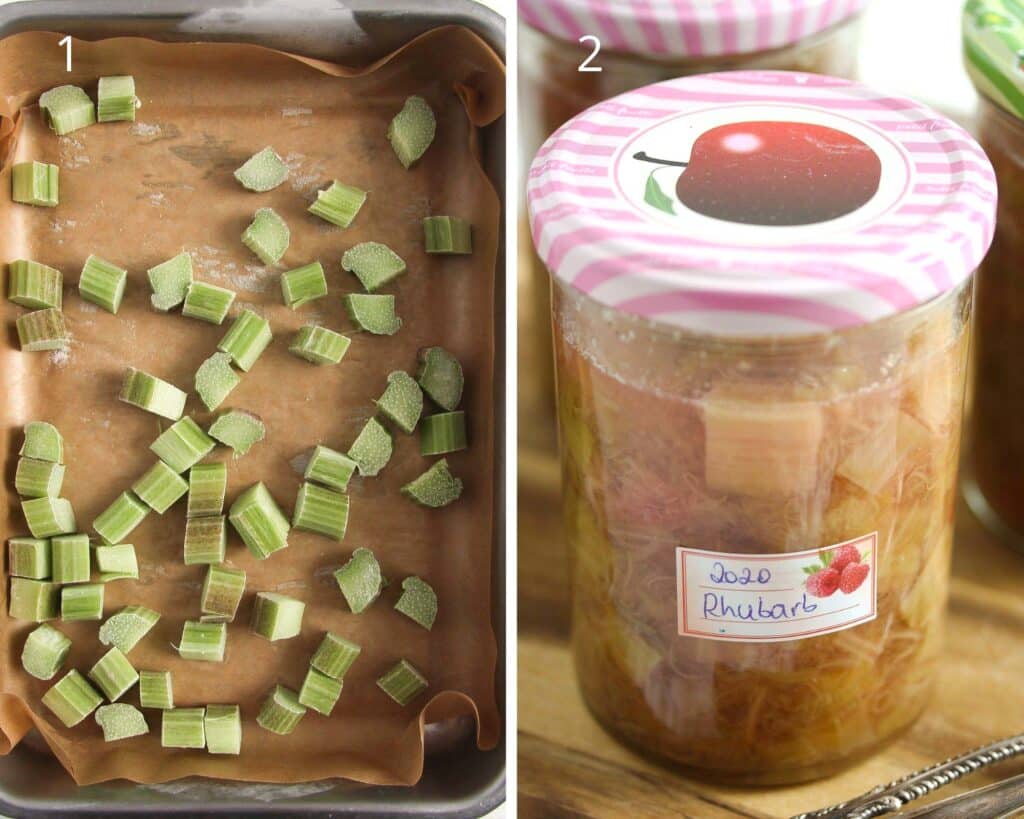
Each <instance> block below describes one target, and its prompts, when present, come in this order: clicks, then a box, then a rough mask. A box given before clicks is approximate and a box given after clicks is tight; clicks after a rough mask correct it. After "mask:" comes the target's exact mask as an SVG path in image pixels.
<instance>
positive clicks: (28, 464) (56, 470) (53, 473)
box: [14, 458, 64, 498]
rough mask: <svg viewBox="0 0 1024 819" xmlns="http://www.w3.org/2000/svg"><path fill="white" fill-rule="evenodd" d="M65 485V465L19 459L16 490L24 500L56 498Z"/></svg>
mask: <svg viewBox="0 0 1024 819" xmlns="http://www.w3.org/2000/svg"><path fill="white" fill-rule="evenodd" d="M63 485H64V465H63V464H58V463H54V462H53V461H39V460H36V459H35V458H18V468H17V470H15V473H14V488H15V490H16V491H17V493H18V494H19V495H21V496H22V497H23V498H55V497H57V496H58V495H59V494H60V490H61V487H62V486H63Z"/></svg>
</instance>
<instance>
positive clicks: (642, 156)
mask: <svg viewBox="0 0 1024 819" xmlns="http://www.w3.org/2000/svg"><path fill="white" fill-rule="evenodd" d="M633 159H639V160H640V161H641V162H652V163H654V164H655V165H671V166H672V167H674V168H685V167H686V166H687V165H689V164H690V163H689V162H679V161H677V160H674V159H658V158H657V157H653V156H648V155H647V152H646V151H638V152H637V153H635V154H633Z"/></svg>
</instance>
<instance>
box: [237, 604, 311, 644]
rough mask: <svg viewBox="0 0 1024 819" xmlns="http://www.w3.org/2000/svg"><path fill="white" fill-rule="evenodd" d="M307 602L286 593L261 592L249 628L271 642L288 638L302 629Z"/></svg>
mask: <svg viewBox="0 0 1024 819" xmlns="http://www.w3.org/2000/svg"><path fill="white" fill-rule="evenodd" d="M305 610H306V604H305V603H303V602H302V601H301V600H296V599H294V598H292V597H288V596H287V595H284V594H277V593H275V592H259V593H257V595H256V602H255V604H254V605H253V609H252V621H251V622H250V624H249V628H250V629H251V630H252V632H253V634H258V635H259V636H260V637H264V638H266V639H267V640H270V641H271V642H274V641H276V640H287V639H289V638H291V637H296V636H298V634H299V632H300V631H302V615H303V613H304V612H305Z"/></svg>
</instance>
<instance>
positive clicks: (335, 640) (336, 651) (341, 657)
mask: <svg viewBox="0 0 1024 819" xmlns="http://www.w3.org/2000/svg"><path fill="white" fill-rule="evenodd" d="M361 651H362V648H360V647H359V646H358V645H356V644H355V643H353V642H352V641H351V640H346V639H345V638H344V637H342V636H341V635H338V634H335V633H334V632H333V631H328V632H327V633H326V634H325V635H324V639H323V640H322V641H321V643H320V646H319V647H318V648H317V650H316V653H315V654H314V655H313V659H312V660H310V662H309V664H310V665H311V666H312V667H313V668H315V669H316V670H317V671H319V672H320V673H322V674H326V675H327V676H328V677H332V678H333V679H335V680H340V679H341V678H342V677H344V676H345V674H346V672H347V671H348V670H349V669H350V668H351V667H352V664H353V663H354V662H355V661H356V659H358V657H359V654H360V652H361Z"/></svg>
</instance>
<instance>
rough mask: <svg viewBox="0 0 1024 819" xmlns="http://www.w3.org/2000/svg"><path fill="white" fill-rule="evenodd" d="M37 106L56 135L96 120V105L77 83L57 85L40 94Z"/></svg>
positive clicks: (74, 129) (66, 132) (82, 126)
mask: <svg viewBox="0 0 1024 819" xmlns="http://www.w3.org/2000/svg"><path fill="white" fill-rule="evenodd" d="M39 107H40V109H42V112H43V117H44V119H45V120H46V124H47V125H49V126H50V127H51V128H52V129H53V131H54V133H55V134H57V135H58V136H63V135H64V134H69V133H71V132H72V131H77V130H78V129H79V128H84V127H86V126H87V125H92V124H94V123H95V122H96V106H95V105H93V103H92V99H90V97H89V95H88V94H86V93H85V91H83V90H82V89H81V88H79V87H78V86H77V85H59V86H57V87H56V88H51V89H50V90H49V91H46V92H44V93H43V94H40V96H39Z"/></svg>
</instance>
